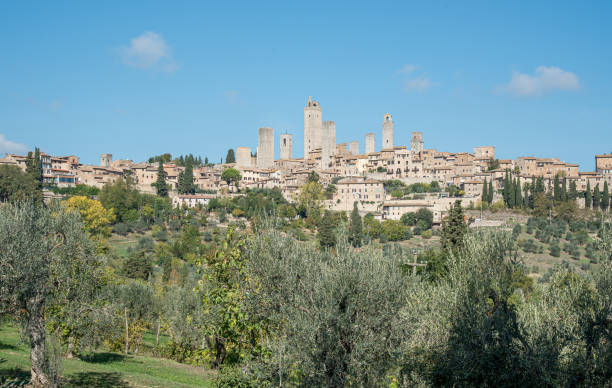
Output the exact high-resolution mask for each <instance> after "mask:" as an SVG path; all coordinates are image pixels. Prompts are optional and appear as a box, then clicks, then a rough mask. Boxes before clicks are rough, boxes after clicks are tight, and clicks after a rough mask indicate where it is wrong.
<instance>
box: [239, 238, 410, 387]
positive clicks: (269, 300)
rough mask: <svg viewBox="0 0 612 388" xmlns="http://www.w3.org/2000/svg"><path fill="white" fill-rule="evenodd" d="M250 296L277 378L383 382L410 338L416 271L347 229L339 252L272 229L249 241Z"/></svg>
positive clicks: (268, 365)
mask: <svg viewBox="0 0 612 388" xmlns="http://www.w3.org/2000/svg"><path fill="white" fill-rule="evenodd" d="M247 251H248V260H247V266H248V273H249V276H250V278H249V280H250V283H249V286H248V287H247V289H246V290H247V291H246V294H247V301H248V304H249V306H250V307H251V310H250V311H251V313H252V314H253V315H254V319H255V320H258V321H259V322H262V325H263V326H264V329H265V330H263V331H262V332H263V333H267V335H266V336H265V339H264V340H263V343H264V344H265V345H266V348H267V350H268V352H269V353H268V352H266V353H265V354H269V355H270V356H269V357H268V358H265V359H264V360H262V361H263V365H264V370H265V371H267V375H266V376H267V377H266V378H267V379H268V380H270V381H271V382H272V383H273V384H278V385H283V384H285V383H288V384H289V385H291V384H295V385H298V386H328V387H338V386H349V385H354V386H381V385H383V384H384V382H385V381H386V378H387V376H388V372H389V371H390V369H391V368H392V367H393V365H394V359H395V355H396V354H397V349H398V346H399V343H400V340H401V338H402V334H401V327H400V326H399V325H397V323H398V322H399V319H398V318H399V314H398V313H399V311H400V309H401V307H402V306H403V305H404V303H405V297H406V293H407V290H408V289H409V288H410V287H411V284H412V279H413V278H412V277H411V276H410V275H408V274H406V273H405V272H404V271H402V268H401V267H402V265H401V264H402V261H401V258H400V257H397V256H394V255H391V256H387V257H385V256H383V254H382V252H381V251H380V250H374V249H372V248H371V247H366V248H365V249H363V250H355V249H353V247H352V246H351V245H350V244H349V242H348V239H347V235H346V233H345V232H344V233H343V232H340V233H339V235H338V244H337V247H336V250H335V251H327V250H325V251H321V250H318V249H317V248H316V245H315V244H314V243H313V244H310V245H304V244H302V243H299V242H297V241H295V240H293V239H291V238H289V237H287V236H284V235H283V234H282V233H281V232H280V231H278V230H273V229H270V230H264V231H261V232H260V233H259V234H258V236H256V237H255V238H254V239H253V240H252V242H251V243H250V244H249V247H248V250H247Z"/></svg>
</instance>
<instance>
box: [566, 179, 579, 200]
mask: <svg viewBox="0 0 612 388" xmlns="http://www.w3.org/2000/svg"><path fill="white" fill-rule="evenodd" d="M567 197H568V198H569V199H571V200H572V201H575V200H576V199H577V198H578V188H577V187H576V181H574V180H572V181H571V182H570V189H569V193H568V194H567Z"/></svg>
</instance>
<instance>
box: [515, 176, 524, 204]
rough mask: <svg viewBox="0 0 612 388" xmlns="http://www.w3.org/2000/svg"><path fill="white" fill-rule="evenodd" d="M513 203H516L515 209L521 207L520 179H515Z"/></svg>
mask: <svg viewBox="0 0 612 388" xmlns="http://www.w3.org/2000/svg"><path fill="white" fill-rule="evenodd" d="M514 201H515V203H516V207H523V197H522V195H521V179H520V178H516V183H515V184H514Z"/></svg>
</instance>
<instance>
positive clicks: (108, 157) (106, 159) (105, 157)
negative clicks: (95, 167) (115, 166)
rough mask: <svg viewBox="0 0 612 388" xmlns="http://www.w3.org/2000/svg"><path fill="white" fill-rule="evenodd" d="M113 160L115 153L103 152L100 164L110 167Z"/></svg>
mask: <svg viewBox="0 0 612 388" xmlns="http://www.w3.org/2000/svg"><path fill="white" fill-rule="evenodd" d="M112 162H113V154H102V155H100V166H102V167H110V165H111V163H112Z"/></svg>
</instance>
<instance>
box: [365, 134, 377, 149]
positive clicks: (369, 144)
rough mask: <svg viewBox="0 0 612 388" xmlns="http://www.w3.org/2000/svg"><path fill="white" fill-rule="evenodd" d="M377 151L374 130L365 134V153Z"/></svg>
mask: <svg viewBox="0 0 612 388" xmlns="http://www.w3.org/2000/svg"><path fill="white" fill-rule="evenodd" d="M372 152H376V143H375V140H374V134H373V133H372V132H370V133H366V135H365V153H366V154H371V153H372Z"/></svg>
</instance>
